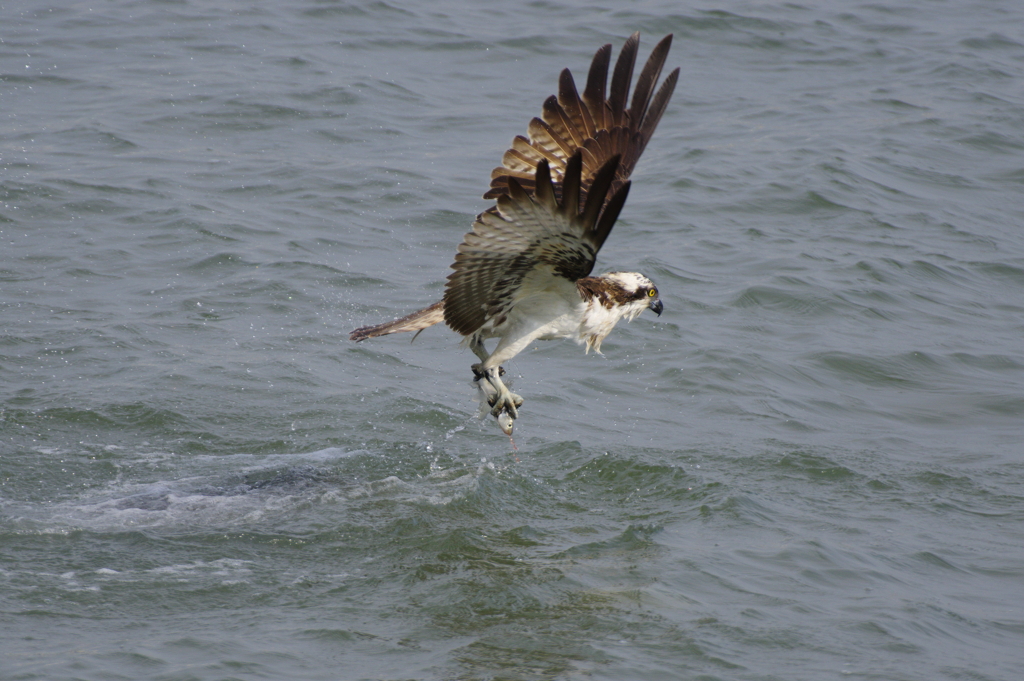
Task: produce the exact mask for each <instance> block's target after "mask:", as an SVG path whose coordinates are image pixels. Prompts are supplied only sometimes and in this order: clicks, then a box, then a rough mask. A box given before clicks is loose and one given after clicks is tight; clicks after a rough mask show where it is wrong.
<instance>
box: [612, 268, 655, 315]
mask: <svg viewBox="0 0 1024 681" xmlns="http://www.w3.org/2000/svg"><path fill="white" fill-rule="evenodd" d="M600 278H601V279H604V280H606V281H609V282H613V283H615V284H618V288H619V291H618V292H615V293H611V295H610V297H611V298H612V299H613V300H614V301H615V302H616V303H617V304H619V305H621V306H623V308H624V309H623V315H622V316H623V317H626V318H627V319H629V320H633V319H635V318H636V316H637V315H639V314H640V313H641V312H643V311H644V310H648V309H649V310H653V311H654V313H655V314H656V315H658V316H659V317H660V316H661V311H662V310H663V309H664V306H663V305H662V304H661V298H659V297H658V287H657V286H655V285H654V282H653V281H651V280H650V279H648V278H647V277H645V276H644V275H642V274H640V273H639V272H605V273H604V274H602V275H601V277H600Z"/></svg>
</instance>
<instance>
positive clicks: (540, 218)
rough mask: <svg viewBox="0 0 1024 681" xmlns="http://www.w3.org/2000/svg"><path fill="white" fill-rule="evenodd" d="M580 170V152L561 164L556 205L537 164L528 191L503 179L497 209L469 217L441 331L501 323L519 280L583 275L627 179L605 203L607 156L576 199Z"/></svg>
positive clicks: (611, 174)
mask: <svg viewBox="0 0 1024 681" xmlns="http://www.w3.org/2000/svg"><path fill="white" fill-rule="evenodd" d="M582 166H583V163H582V158H581V154H579V153H576V154H573V156H572V158H570V159H569V161H568V163H566V166H565V175H564V177H563V183H562V185H561V190H562V191H561V193H562V197H561V199H560V200H559V198H558V197H556V195H555V189H556V187H557V185H555V184H553V183H552V178H551V172H550V170H549V168H548V162H547V161H546V160H541V161H540V163H539V164H538V165H537V173H536V175H535V176H534V181H533V182H532V183H531V184H533V186H534V189H535V193H534V194H530V193H529V192H527V190H526V189H525V188H524V187H522V186H521V185H520V184H519V182H518V180H516V179H515V178H510V179H509V182H508V189H507V193H505V194H502V195H501V196H499V197H498V205H497V206H495V207H494V208H491V209H490V210H488V211H485V212H483V213H481V214H480V215H478V216H477V219H476V222H475V223H473V231H472V232H469V233H468V234H466V236H465V238H464V239H463V241H462V243H461V244H459V248H458V252H457V253H456V254H455V264H453V265H452V269H454V270H455V271H454V272H453V273H452V274H450V275H449V276H448V285H447V287H446V289H445V293H444V319H445V321H446V322H447V323H448V326H450V327H452V328H453V329H454V330H455V331H458V332H459V333H461V334H463V335H466V336H468V335H470V334H472V333H474V332H475V331H477V330H478V329H479V328H480V327H481V326H483V325H484V324H485V323H486V322H487V321H488V320H491V319H493V320H494V322H495V325H497V324H501V323H502V322H504V321H505V316H506V315H507V314H508V313H509V311H510V310H511V308H512V306H513V305H514V304H515V303H516V300H517V297H516V294H517V293H519V289H520V286H521V285H522V283H523V280H524V279H525V278H526V277H527V275H529V274H531V273H533V272H537V273H541V274H543V275H545V276H547V277H563V278H564V280H566V283H568V282H575V281H576V280H577V279H580V278H582V277H585V276H587V275H588V274H590V271H591V270H592V269H593V267H594V261H595V260H596V258H597V251H598V250H599V249H600V248H601V243H602V242H603V241H604V237H605V236H607V234H608V232H609V231H611V228H612V225H613V224H615V220H616V218H618V217H619V211H620V210H622V206H623V204H624V203H625V202H626V195H627V194H629V181H628V180H627V181H626V182H625V183H623V184H622V186H620V187H619V189H618V190H617V191H616V192H615V193H614V194H611V196H610V198H608V197H609V194H610V192H611V186H612V182H613V181H614V178H615V176H616V171H617V170H618V167H619V157H618V156H613V157H612V158H611V159H609V160H608V162H607V163H605V164H604V166H603V167H602V168H601V169H600V170H598V172H597V174H596V175H594V177H593V178H591V187H590V192H589V194H588V195H587V197H586V200H585V202H584V201H583V199H582V198H581V197H582V196H583V192H582V191H581V190H580V177H581V172H580V171H581V169H582ZM606 199H607V200H606ZM581 204H582V205H581ZM547 288H550V287H544V286H542V287H541V290H544V289H547Z"/></svg>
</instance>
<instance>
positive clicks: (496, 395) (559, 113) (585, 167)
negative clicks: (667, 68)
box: [350, 33, 679, 435]
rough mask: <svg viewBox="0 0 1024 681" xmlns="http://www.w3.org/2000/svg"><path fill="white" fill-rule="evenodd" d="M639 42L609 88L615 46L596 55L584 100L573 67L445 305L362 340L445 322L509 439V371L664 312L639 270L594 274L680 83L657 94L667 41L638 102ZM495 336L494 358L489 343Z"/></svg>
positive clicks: (501, 188)
mask: <svg viewBox="0 0 1024 681" xmlns="http://www.w3.org/2000/svg"><path fill="white" fill-rule="evenodd" d="M639 42H640V37H639V33H634V34H633V35H632V36H630V38H629V39H628V40H627V41H626V43H625V45H624V46H623V48H622V52H621V53H620V54H619V58H618V60H617V62H616V64H615V69H614V71H613V73H612V79H611V85H610V87H608V88H607V90H606V85H607V82H608V67H609V65H610V61H611V45H605V46H604V47H602V48H601V49H599V50H598V51H597V54H595V55H594V60H593V62H592V63H591V65H590V73H589V75H588V76H587V85H586V88H585V89H584V91H583V95H582V96H580V94H579V93H578V91H577V89H576V84H575V82H574V81H573V77H572V74H571V73H569V70H568V69H565V70H563V71H562V74H561V76H560V78H559V82H558V95H557V96H555V95H552V96H551V97H549V98H548V99H547V100H546V101H545V102H544V106H543V111H542V113H541V117H540V118H534V119H533V120H532V121H531V122H530V126H529V128H528V132H529V139H527V138H526V137H523V136H517V137H516V138H515V139H514V140H513V141H512V147H511V148H510V149H509V150H508V151H506V152H505V155H504V157H503V158H502V167H500V168H496V169H495V170H494V171H493V172H492V173H491V188H490V190H489V191H488V192H487V193H486V194H484V198H485V199H496V200H497V202H496V204H495V205H494V206H492V207H491V208H489V209H487V210H486V211H484V212H483V213H480V215H478V216H477V218H476V221H475V222H474V223H473V229H472V231H470V232H468V233H467V234H466V236H465V237H464V238H463V240H462V243H461V244H459V247H458V249H457V252H456V255H455V262H454V263H453V264H452V269H453V270H454V271H453V272H452V273H451V274H449V275H448V283H447V285H446V286H445V292H444V299H443V300H440V301H438V302H436V303H434V304H433V305H431V306H430V307H427V308H424V309H422V310H418V311H417V312H413V313H412V314H410V315H407V316H405V317H402V318H401V319H397V320H395V321H392V322H386V323H384V324H378V325H376V326H364V327H361V328H358V329H356V330H355V331H353V332H352V334H351V335H350V338H351V340H354V341H362V340H366V339H367V338H373V337H375V336H383V335H386V334H389V333H396V332H399V331H416V332H417V333H418V332H420V331H422V330H423V329H425V328H427V327H429V326H433V325H434V324H437V323H438V322H441V321H444V322H445V323H446V324H447V325H448V326H449V327H451V328H452V329H453V330H454V331H456V332H458V333H460V334H462V335H463V336H464V338H463V343H464V344H466V345H468V346H469V347H470V349H472V350H473V352H474V353H475V354H476V356H477V357H479V358H480V363H479V364H474V365H473V367H472V368H473V373H474V375H475V380H476V381H477V384H478V385H479V386H480V389H481V391H482V392H483V394H484V397H485V399H486V400H487V402H488V404H489V406H490V408H491V409H490V412H491V414H492V415H493V416H495V417H497V419H498V424H499V426H500V427H501V429H502V430H503V431H504V432H505V434H506V435H511V434H512V426H513V423H514V419H516V418H518V416H519V413H518V408H519V407H520V406H522V403H523V400H522V398H521V397H519V396H518V395H516V394H514V393H512V392H510V391H509V389H508V388H507V387H506V386H505V385H504V383H502V381H501V374H502V373H504V370H503V369H502V368H501V365H502V364H503V363H505V362H507V361H508V360H510V359H512V358H513V357H515V356H516V355H517V354H519V353H520V352H522V351H523V350H525V349H526V347H527V346H528V345H529V344H530V343H532V342H533V341H534V340H538V339H540V340H548V339H554V338H573V339H575V340H576V341H577V342H578V343H581V344H585V345H586V350H587V351H588V352H589V351H590V350H591V349H593V350H594V351H596V352H600V351H601V341H603V340H604V338H605V337H606V336H607V335H608V334H609V333H611V330H612V328H613V327H614V326H615V324H616V323H617V322H618V321H619V320H620V319H623V318H625V319H626V320H632V319H634V318H635V317H636V316H637V315H639V314H640V313H641V312H643V311H644V310H647V309H649V310H653V311H654V312H655V313H656V314H658V315H661V311H662V304H661V300H660V298H659V297H658V289H657V287H656V286H655V285H654V283H653V282H651V280H650V279H648V278H647V277H645V276H644V275H642V274H638V273H636V272H607V273H605V274H601V275H598V276H596V277H592V276H590V273H591V270H593V268H594V261H595V260H596V258H597V252H598V251H599V250H600V249H601V245H602V244H603V243H604V241H605V239H606V238H608V234H609V232H611V229H612V226H613V225H614V224H615V220H616V218H618V216H619V211H621V210H622V206H623V204H624V203H625V202H626V195H627V194H628V193H629V186H630V181H629V176H630V174H631V173H632V172H633V168H634V166H635V165H636V162H637V160H638V159H639V158H640V154H641V153H643V150H644V147H646V146H647V142H648V140H650V138H651V135H652V134H653V133H654V129H655V128H656V127H657V125H658V121H659V120H660V119H661V115H662V113H664V111H665V107H666V105H667V104H668V101H669V98H671V96H672V91H673V90H674V89H675V86H676V80H677V79H678V77H679V69H678V68H677V69H675V70H674V71H672V73H670V74H669V75H668V77H667V78H665V80H664V82H663V83H662V84H661V86H660V87H658V88H657V91H655V86H656V85H657V82H658V78H659V77H660V75H661V69H662V66H663V65H664V63H665V58H666V57H667V56H668V51H669V47H670V46H671V44H672V36H671V35H668V36H666V37H665V38H664V39H662V41H661V42H660V43H658V45H657V46H656V47H655V48H654V50H653V51H652V52H651V55H650V57H649V58H648V60H647V63H646V65H645V66H644V68H643V70H642V71H641V72H640V76H639V78H638V79H637V83H636V88H635V89H634V90H633V96H632V99H631V100H630V101H629V103H628V104H627V101H626V100H627V98H629V90H630V81H631V80H632V77H633V67H634V64H635V62H636V54H637V47H638V46H639ZM488 338H497V339H498V343H497V345H496V346H495V348H494V350H493V351H491V352H487V350H486V348H485V347H484V340H486V339H488Z"/></svg>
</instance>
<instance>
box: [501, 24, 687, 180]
mask: <svg viewBox="0 0 1024 681" xmlns="http://www.w3.org/2000/svg"><path fill="white" fill-rule="evenodd" d="M639 44H640V37H639V33H634V34H633V35H632V36H630V37H629V39H628V40H627V41H626V43H625V44H624V45H623V47H622V51H621V52H620V53H619V58H618V59H617V60H616V63H615V68H614V69H613V70H612V76H611V84H610V85H609V83H608V71H609V66H610V64H611V53H612V48H611V45H604V46H603V47H601V49H599V50H598V51H597V53H596V54H595V55H594V59H593V61H592V62H591V64H590V71H589V73H588V75H587V86H586V89H585V90H584V91H583V96H582V97H581V96H580V95H579V92H578V91H577V89H576V83H575V81H574V80H573V77H572V73H570V72H569V70H568V69H565V70H564V71H562V73H561V75H560V77H559V79H558V95H557V96H555V95H552V96H551V97H548V99H547V100H545V102H544V106H543V108H542V110H541V116H540V118H535V119H533V121H531V122H530V125H529V127H528V129H527V132H528V134H529V138H526V137H523V136H517V137H516V138H515V140H513V143H512V147H511V148H510V149H509V150H508V151H507V152H505V156H504V158H503V159H502V167H500V168H495V169H494V170H493V171H492V172H491V188H490V190H488V192H487V193H486V194H484V198H485V199H494V198H497V197H499V196H502V195H504V194H507V193H508V191H509V190H508V186H509V179H510V178H514V179H516V180H519V182H520V184H521V185H522V186H523V188H524V189H526V190H527V191H531V192H532V191H533V182H532V180H533V174H534V172H535V171H536V169H537V164H538V163H540V161H541V160H542V159H544V160H547V162H548V165H549V166H550V168H551V174H552V176H553V178H554V180H555V183H556V187H555V191H556V193H557V194H559V195H561V186H560V185H561V182H562V177H563V176H564V174H565V164H566V163H567V162H568V160H569V158H570V157H571V156H572V155H573V154H574V153H576V152H577V151H578V150H579V149H585V150H586V152H585V153H584V155H583V161H584V163H583V173H582V176H581V178H580V184H581V186H582V188H583V190H584V192H586V191H587V190H588V188H589V187H590V184H591V182H592V181H593V178H594V175H595V174H596V173H597V171H598V170H599V169H600V168H601V167H603V166H604V164H605V163H606V162H607V161H608V159H610V158H611V157H612V156H615V155H619V156H620V157H621V163H620V164H619V166H618V173H617V174H616V176H615V178H614V181H613V185H612V186H613V189H618V188H619V187H621V186H622V185H623V184H624V183H625V182H626V181H627V180H628V179H629V176H630V175H631V174H632V173H633V169H634V168H635V167H636V163H637V161H638V160H639V159H640V155H641V154H642V153H643V150H644V148H645V147H646V146H647V142H648V141H649V140H650V138H651V135H653V134H654V129H655V128H656V127H657V125H658V121H659V120H660V119H661V114H662V113H664V110H665V105H666V104H667V103H668V100H669V98H670V97H671V96H672V91H673V90H674V89H675V85H676V81H677V80H678V77H679V69H675V70H674V71H673V72H672V73H670V74H669V76H668V77H667V78H665V80H664V82H663V83H662V84H661V86H660V87H659V88H658V90H657V92H655V86H656V85H657V82H658V78H659V77H660V76H661V71H662V68H663V67H664V65H665V60H666V58H667V57H668V51H669V48H670V47H671V46H672V36H671V35H667V36H665V37H664V38H663V39H662V40H661V41H660V42H659V43H658V44H657V45H656V46H655V48H654V50H652V51H651V55H650V57H648V59H647V63H646V64H645V65H644V67H643V69H642V70H641V71H640V76H639V77H638V78H637V82H636V88H635V89H634V91H633V97H632V101H631V102H628V108H627V99H628V98H629V89H630V83H631V81H632V75H633V69H634V66H635V64H636V56H637V50H638V48H639ZM611 196H612V193H609V194H608V195H607V196H606V198H610V197H611ZM581 200H582V199H581Z"/></svg>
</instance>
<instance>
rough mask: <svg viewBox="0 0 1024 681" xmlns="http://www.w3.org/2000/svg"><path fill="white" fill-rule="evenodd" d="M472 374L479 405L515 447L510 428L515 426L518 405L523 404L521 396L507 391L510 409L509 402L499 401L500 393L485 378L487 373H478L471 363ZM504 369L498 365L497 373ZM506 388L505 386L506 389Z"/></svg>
mask: <svg viewBox="0 0 1024 681" xmlns="http://www.w3.org/2000/svg"><path fill="white" fill-rule="evenodd" d="M473 366H474V369H473V374H474V375H475V377H474V379H473V382H474V383H476V387H477V389H479V391H480V397H481V400H480V402H481V407H483V405H486V407H484V408H485V409H486V410H487V411H488V412H489V413H490V414H491V415H492V416H493V417H494V418H495V419H496V420H497V422H498V427H499V428H501V432H503V433H505V435H508V440H509V442H511V443H512V449H517V447H516V443H515V441H514V440H513V439H512V429H513V428H514V427H515V420H516V418H517V417H518V415H519V411H518V409H519V407H521V406H523V398H522V397H520V396H519V395H516V394H515V393H511V392H510V393H508V394H509V396H510V398H511V402H510V403H509V404H511V406H512V409H509V404H506V403H504V402H501V403H499V400H498V398H499V396H500V393H499V392H498V390H497V388H495V387H494V384H493V383H491V381H489V380H488V379H487V375H486V374H484V373H480V372H479V371H477V369H476V368H475V367H476V366H477V365H473ZM504 374H505V370H504V369H502V368H501V367H498V375H499V376H503V375H504ZM502 387H504V386H502ZM507 390H508V388H506V391H507Z"/></svg>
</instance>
